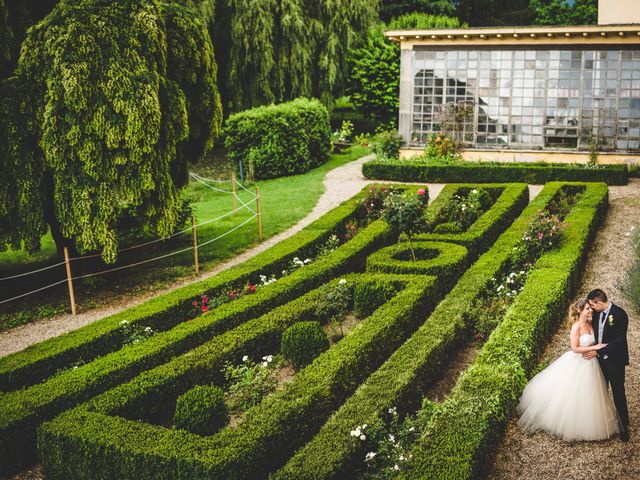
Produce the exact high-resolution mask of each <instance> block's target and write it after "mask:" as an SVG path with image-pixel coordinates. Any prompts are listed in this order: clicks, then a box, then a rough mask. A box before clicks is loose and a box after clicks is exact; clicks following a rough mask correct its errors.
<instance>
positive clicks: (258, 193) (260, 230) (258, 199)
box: [256, 187, 262, 241]
mask: <svg viewBox="0 0 640 480" xmlns="http://www.w3.org/2000/svg"><path fill="white" fill-rule="evenodd" d="M256 211H257V214H258V240H259V241H262V212H261V211H260V189H259V188H258V187H256Z"/></svg>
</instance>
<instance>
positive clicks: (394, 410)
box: [389, 407, 398, 415]
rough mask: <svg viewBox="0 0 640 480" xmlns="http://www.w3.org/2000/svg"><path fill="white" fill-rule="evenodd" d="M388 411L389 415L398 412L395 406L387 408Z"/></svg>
mask: <svg viewBox="0 0 640 480" xmlns="http://www.w3.org/2000/svg"><path fill="white" fill-rule="evenodd" d="M389 413H390V414H391V415H397V414H398V410H397V409H396V407H392V408H390V409H389Z"/></svg>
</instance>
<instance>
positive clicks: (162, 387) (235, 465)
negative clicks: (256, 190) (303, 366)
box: [42, 222, 464, 478]
mask: <svg viewBox="0 0 640 480" xmlns="http://www.w3.org/2000/svg"><path fill="white" fill-rule="evenodd" d="M376 223H378V222H376ZM356 238H358V237H356ZM451 247H452V248H455V249H457V250H460V249H461V248H462V249H464V247H460V246H457V245H451ZM454 267H456V268H457V266H456V265H454ZM441 273H442V274H446V272H445V271H444V270H441ZM448 276H450V275H448ZM401 278H402V277H401ZM404 278H406V277H404ZM428 278H429V277H424V276H421V277H409V279H410V280H412V281H413V283H414V284H415V285H414V288H418V289H419V290H420V291H422V292H423V294H422V295H426V297H428V301H429V302H432V301H435V299H436V298H437V294H436V291H437V290H441V289H442V287H435V286H428V283H429V281H428ZM425 281H426V282H427V285H425ZM370 283H371V284H372V285H375V282H370ZM425 287H428V291H429V292H430V293H429V294H425V293H424V290H421V289H424V288H425ZM381 288H382V289H383V290H384V288H383V287H382V285H378V286H376V287H375V288H372V289H369V288H361V287H360V286H358V287H356V295H355V296H356V299H358V298H359V299H360V300H359V301H358V302H356V306H355V308H356V309H363V308H365V307H364V306H363V304H365V303H366V304H370V303H375V302H372V298H371V295H370V292H368V293H367V290H377V291H380V289H381ZM383 296H384V297H386V296H387V295H386V294H385V293H384V292H383ZM386 299H387V298H383V300H386ZM393 302H394V301H393V300H392V301H391V302H390V303H389V304H387V305H385V306H384V307H381V311H382V312H383V313H384V312H386V311H387V310H385V309H388V308H391V306H392V305H393ZM358 304H360V306H358ZM368 308H370V306H369V307H368ZM416 311H418V312H420V314H421V315H424V314H425V309H424V307H420V308H418V309H417V310H416ZM377 313H378V312H377ZM383 313H380V314H379V315H383ZM384 315H386V317H391V318H392V317H393V315H390V314H389V312H387V313H386V314H384ZM404 315H405V316H406V317H407V318H406V319H405V320H403V321H411V322H412V324H413V322H415V319H413V320H411V318H412V316H411V315H408V316H407V315H406V311H405V314H404ZM386 321H388V320H386ZM370 322H371V319H369V320H367V322H366V324H369V325H375V324H374V323H370ZM415 327H417V325H414V326H413V328H415ZM243 328H248V327H245V326H244V325H243V326H241V327H239V328H238V329H236V330H241V329H243ZM371 328H374V327H371V326H369V327H368V328H367V329H365V328H360V329H359V330H358V331H359V332H360V330H362V332H360V333H359V335H366V334H367V332H370V329H371ZM405 330H406V329H405ZM393 331H394V333H393V335H394V337H393V338H392V339H385V340H381V339H378V341H377V342H376V345H377V343H380V346H379V348H383V349H385V351H386V352H387V353H386V355H388V354H389V353H391V351H393V348H394V346H396V345H398V343H397V342H398V339H397V337H402V333H403V331H404V330H403V329H402V328H395V329H393ZM234 332H235V331H232V332H228V333H227V334H225V335H226V336H227V337H228V338H232V336H233V335H234ZM404 333H405V335H406V331H405V332H404ZM352 337H353V335H352V336H350V337H348V338H347V339H345V340H343V342H341V343H340V344H339V345H338V346H337V347H334V349H331V350H330V352H334V353H329V352H327V354H326V355H328V356H329V358H333V359H334V360H332V362H333V363H329V364H328V365H329V366H328V367H326V368H324V367H322V368H323V370H322V373H321V374H318V376H317V377H314V376H312V377H310V378H317V379H322V383H321V385H322V388H321V389H320V390H316V389H311V392H312V394H313V395H312V398H307V397H305V396H304V395H302V394H301V391H298V390H295V389H296V388H302V387H289V388H292V389H294V390H292V391H293V392H296V394H295V395H293V394H291V393H289V394H286V393H282V394H280V395H277V396H274V397H273V399H268V400H267V401H266V402H264V404H263V406H261V407H260V409H259V410H257V412H258V413H256V414H255V415H256V416H255V417H251V420H247V421H246V424H247V425H250V426H247V427H244V428H247V429H249V430H248V431H245V430H243V427H242V425H241V426H240V427H239V428H238V430H237V431H232V432H229V431H228V430H225V431H223V432H221V433H220V434H218V435H216V436H215V437H212V441H215V442H217V443H216V444H215V448H214V447H212V445H211V444H210V443H207V444H206V445H207V447H206V448H207V449H211V450H213V451H214V452H217V453H215V456H214V457H212V458H211V459H210V460H208V465H207V462H204V463H203V464H202V465H200V466H198V465H199V464H198V462H196V463H195V464H194V463H193V459H191V457H190V456H186V457H184V461H185V462H187V463H188V464H189V465H190V466H189V467H188V469H187V470H188V471H189V472H191V473H190V474H193V472H194V470H193V468H196V469H200V468H203V469H205V470H206V471H207V472H208V473H207V474H208V475H212V476H217V475H220V476H222V477H225V478H226V477H227V476H232V474H231V473H230V472H232V471H233V472H235V473H233V475H236V474H237V475H240V473H237V472H242V471H245V473H246V471H247V469H248V470H251V469H258V471H260V469H261V468H262V469H264V468H269V469H273V468H275V467H277V466H278V463H277V462H279V463H282V462H284V460H286V457H287V456H288V455H289V454H290V453H292V451H289V453H286V452H287V449H286V448H283V446H284V445H288V446H289V449H291V448H295V444H294V443H293V440H292V439H293V438H295V435H293V433H292V432H291V429H295V428H303V430H304V432H305V433H304V435H303V436H302V437H301V439H300V440H304V438H305V435H306V436H308V435H310V434H312V432H313V431H314V430H317V429H318V428H319V427H320V425H321V423H322V421H323V419H324V418H326V416H327V415H328V414H329V413H330V411H331V410H332V409H334V408H335V407H336V406H337V405H338V404H339V403H340V402H341V399H342V398H343V397H345V396H346V395H347V394H348V391H347V392H346V393H342V394H340V395H338V393H339V390H338V391H336V389H338V387H339V386H340V385H343V384H344V382H345V381H346V382H347V386H346V387H344V388H351V389H353V388H355V387H356V386H357V384H358V383H359V381H361V379H362V378H364V376H366V372H367V371H371V369H374V368H375V365H374V366H373V367H369V368H364V367H363V365H362V364H361V362H363V361H365V360H366V356H364V357H363V354H362V352H360V353H357V352H349V353H350V355H346V354H345V359H349V358H350V359H351V361H355V362H356V364H353V365H357V368H356V367H354V366H353V365H351V366H350V367H349V368H348V367H347V365H350V364H349V363H348V364H347V365H345V363H342V362H345V361H346V360H345V359H342V360H339V359H340V358H341V357H340V355H341V354H339V353H335V352H340V351H342V350H341V349H346V351H348V350H349V348H354V347H353V345H352V346H351V347H349V346H348V345H350V344H349V342H356V344H357V342H358V341H357V340H355V339H354V340H348V339H349V338H352ZM233 338H235V337H233ZM353 338H356V337H353ZM220 341H221V342H222V341H223V340H220ZM237 342H238V340H237V339H236V340H235V341H234V342H233V343H234V344H235V343H237ZM367 345H368V344H367ZM220 348H221V347H219V348H218V349H220ZM387 349H388V351H387ZM365 351H366V350H365ZM192 353H193V352H192ZM372 354H373V353H372ZM354 355H355V356H354ZM187 356H189V354H187V355H185V357H187ZM192 356H195V357H196V358H200V357H201V356H202V355H201V354H200V353H193V355H192ZM384 357H385V355H382V356H379V355H375V358H376V362H378V363H377V364H379V363H381V362H382V361H383V360H384ZM323 358H324V357H323ZM335 362H338V363H335ZM207 363H211V362H210V361H208V362H207ZM331 365H334V366H339V370H334V375H331V374H330V371H329V370H327V369H329V368H330V367H331ZM318 368H320V367H318ZM347 368H348V370H345V369H347ZM167 369H168V370H169V373H168V372H166V371H165V369H164V368H163V367H158V368H157V369H156V370H155V371H157V372H162V373H159V374H158V376H159V380H158V382H159V383H158V386H149V385H148V384H146V383H145V382H146V381H147V380H148V377H149V376H153V375H152V373H150V372H146V373H144V374H143V375H141V376H140V377H138V378H139V379H144V381H142V384H141V383H139V382H138V379H136V380H134V381H132V382H130V384H128V385H127V386H122V387H118V388H115V389H114V390H112V391H110V392H107V393H105V394H103V395H101V396H100V397H98V398H97V399H96V400H95V401H92V402H91V403H90V405H94V407H92V408H79V409H78V412H80V413H78V414H77V415H80V416H81V417H83V416H85V415H90V416H92V418H93V417H94V413H92V412H90V411H89V410H91V411H92V410H99V411H100V414H101V415H102V414H116V415H119V416H128V417H134V418H139V417H140V415H142V412H144V411H145V410H148V405H149V404H154V403H158V402H155V401H150V398H149V396H148V395H147V394H146V393H140V394H139V393H138V389H140V390H142V392H152V395H155V394H159V392H163V394H166V393H167V392H173V390H172V385H178V384H180V385H183V383H179V382H178V381H177V380H174V376H172V375H171V374H170V372H171V371H174V370H176V368H175V367H173V366H171V367H167ZM177 370H180V369H177ZM305 371H306V370H305ZM347 371H350V372H352V375H359V376H362V378H361V377H358V380H354V378H351V379H349V378H348V377H345V375H346V372H347ZM309 375H311V374H309ZM297 378H305V377H304V376H303V377H300V376H298V377H297ZM330 378H332V379H333V381H334V382H336V383H335V385H333V386H332V388H330V389H329V390H326V389H327V388H329V386H330V385H327V382H328V379H330ZM299 381H300V382H303V380H299ZM180 382H182V380H180ZM296 382H297V381H296ZM296 382H294V383H295V384H296V385H298V383H296ZM143 385H144V386H143ZM154 385H155V384H154ZM303 385H304V383H303ZM156 387H157V388H156ZM303 390H304V389H303ZM126 392H133V393H132V395H133V396H136V398H135V399H133V400H131V402H129V401H127V400H124V399H127V398H129V396H130V395H128V394H127V393H126ZM153 392H158V393H153ZM283 392H284V391H283ZM327 395H328V397H327ZM105 398H106V399H107V400H104V399H105ZM285 398H286V401H284V399H285ZM121 400H122V401H124V402H125V403H126V404H117V406H114V405H112V404H110V402H119V401H121ZM102 402H104V403H102ZM332 402H335V405H334V404H333V403H332ZM160 403H161V404H162V403H163V402H160ZM96 404H100V405H102V406H101V407H99V408H98V407H96V406H95V405H96ZM164 404H165V405H166V404H167V402H164ZM169 404H170V402H169ZM279 405H282V406H279ZM276 406H279V407H278V408H276ZM274 409H275V410H274ZM309 409H310V410H309ZM85 410H87V411H85ZM261 412H262V413H261ZM278 412H279V413H278ZM296 412H298V413H300V415H301V417H295V419H293V420H287V418H289V417H288V415H294V413H296ZM323 412H324V413H323ZM104 416H105V417H108V416H109V415H104ZM63 417H66V415H64V416H63ZM63 417H60V418H63ZM74 418H75V417H74ZM256 419H258V420H256ZM58 421H59V419H58V420H56V421H54V423H53V424H52V425H58ZM60 421H61V422H62V423H60V428H58V427H55V428H53V427H51V428H53V430H52V431H51V436H50V437H47V438H49V439H50V442H48V443H47V446H46V447H42V449H43V450H42V456H43V457H44V459H45V463H46V462H47V461H48V460H47V458H49V457H51V458H54V459H60V458H62V457H61V456H60V455H62V454H63V453H62V451H61V450H59V449H60V448H63V447H61V446H60V445H58V442H62V443H63V444H67V441H69V440H68V439H67V438H66V436H65V435H66V431H67V430H66V428H67V427H68V424H67V423H66V421H64V420H60ZM114 421H116V422H118V423H119V422H120V420H114ZM305 421H306V422H311V423H310V424H309V423H307V424H305V423H304V422H305ZM92 422H93V421H92ZM98 422H99V423H101V424H104V425H105V426H106V425H108V424H109V422H110V421H109V420H105V419H104V418H102V417H101V419H100V420H99V421H98ZM270 422H271V423H270ZM71 423H72V424H74V425H75V420H72V421H71ZM244 424H245V423H243V425H244ZM65 425H66V426H65ZM265 425H270V427H269V428H267V427H266V426H265ZM47 428H48V429H50V428H49V427H47ZM150 428H151V430H146V427H145V430H144V432H146V433H144V435H147V434H148V435H150V438H152V439H153V440H152V443H154V445H155V442H156V439H157V438H165V437H166V432H164V430H163V429H161V431H159V430H157V429H159V428H160V427H150ZM89 430H90V429H89ZM124 430H125V431H128V430H130V428H129V427H125V428H124ZM134 430H135V429H134ZM106 431H110V432H113V435H114V436H116V437H117V436H120V435H122V432H121V431H120V430H119V429H117V428H115V427H114V426H111V427H106ZM136 432H138V430H136ZM240 432H244V433H242V434H241V433H240ZM267 432H268V433H269V435H274V436H276V437H277V438H278V439H279V440H277V439H276V438H272V437H269V438H265V435H267ZM139 433H140V435H142V434H143V433H142V431H140V432H139ZM43 435H44V434H43ZM136 435H138V434H137V433H136ZM230 436H231V438H232V440H230V439H229V438H230ZM80 437H82V438H79V439H78V440H77V441H78V442H80V443H81V444H82V445H85V446H86V445H87V442H89V439H91V438H94V437H95V438H103V440H102V441H100V442H99V444H98V445H93V444H92V446H91V447H88V448H90V450H91V455H90V457H91V459H90V460H86V461H84V463H82V466H78V467H77V470H74V471H77V472H82V473H81V474H80V476H86V475H89V476H91V475H90V474H89V473H88V472H90V471H91V468H94V467H91V465H100V467H96V470H94V471H93V472H94V474H95V472H97V471H99V470H100V469H104V468H111V470H106V471H108V472H112V475H111V474H109V475H111V476H116V477H118V478H130V477H128V475H131V476H132V477H136V476H138V475H141V472H140V471H135V468H137V467H134V469H133V470H127V468H130V467H131V464H132V461H131V459H132V458H138V459H140V458H143V460H140V461H141V462H142V463H144V464H145V465H146V467H145V468H151V470H152V471H153V472H156V473H154V475H158V474H159V473H157V472H158V471H159V470H163V471H164V470H166V469H167V468H169V467H167V461H168V460H167V459H166V458H164V457H162V455H160V457H159V456H158V453H157V452H158V449H157V448H156V449H149V451H148V453H145V451H146V450H147V447H148V444H149V442H146V443H144V442H143V443H141V442H142V439H141V438H139V436H136V437H135V439H131V441H130V442H129V439H126V440H125V445H126V447H127V448H128V447H129V445H138V448H136V449H135V450H134V451H132V452H130V454H129V453H127V454H126V457H127V458H123V459H122V462H115V463H118V465H117V466H115V465H114V466H111V467H107V466H106V463H107V460H106V459H104V458H102V459H96V458H95V455H96V452H95V450H98V451H101V452H102V451H104V447H105V444H103V443H102V442H103V441H104V442H106V444H113V445H114V448H115V449H116V450H117V451H118V452H122V448H121V447H122V444H120V443H119V441H118V440H115V439H114V438H111V437H110V438H105V437H104V434H103V433H98V432H95V431H89V432H85V431H84V430H83V432H82V433H81V435H80ZM55 438H58V440H55ZM62 438H64V440H62ZM171 438H172V440H170V441H171V442H178V443H179V444H180V445H184V448H187V445H190V446H189V447H188V448H189V449H192V448H195V449H196V450H198V451H199V450H200V447H198V445H200V444H199V443H197V442H196V443H195V444H191V442H192V440H193V438H191V437H189V438H186V437H181V438H178V437H174V436H173V435H171ZM167 441H169V440H167ZM194 441H195V440H194ZM185 442H186V443H185ZM247 442H248V443H247ZM43 445H44V443H43ZM56 445H57V446H56ZM115 445H117V447H116V446H115ZM265 445H270V446H272V447H269V448H273V449H275V450H272V451H269V452H268V454H265V455H268V456H269V458H266V456H265V458H263V459H262V463H261V462H260V461H257V458H259V452H260V454H264V450H265V449H266V448H267V447H265ZM143 447H144V448H143ZM71 448H72V450H73V449H75V448H76V447H71ZM158 448H160V449H161V450H162V451H163V452H173V453H175V451H176V448H178V446H176V445H173V444H172V446H168V445H163V446H161V447H158ZM202 448H205V447H202ZM52 449H57V450H55V453H52V451H53V450H52ZM63 450H65V448H63ZM239 452H242V453H239ZM69 454H72V453H67V452H66V450H65V452H64V455H69ZM167 454H168V453H167ZM105 455H107V456H108V457H109V458H111V459H114V458H116V457H115V455H116V453H115V452H114V451H111V450H109V452H108V453H105ZM211 455H214V454H213V453H211ZM180 456H181V455H180ZM118 458H119V457H118ZM181 458H182V456H181ZM260 458H262V457H260ZM156 461H157V463H158V465H160V467H158V466H153V467H151V466H150V464H151V463H154V465H155V462H156ZM181 461H182V460H181ZM55 462H57V460H55ZM79 462H81V460H80V459H73V460H69V459H67V460H65V461H64V462H62V463H56V465H55V466H51V467H50V468H51V469H52V470H51V471H55V472H58V474H59V475H60V476H61V477H64V476H65V475H66V476H67V477H68V478H74V475H75V473H72V472H70V471H66V472H65V470H64V468H65V466H64V465H74V466H75V465H80V464H81V463H79ZM227 462H231V463H227ZM264 462H267V463H264ZM269 462H270V463H269ZM133 463H137V462H133ZM197 464H198V465H197ZM249 464H250V465H249ZM127 465H128V466H129V467H127ZM48 468H49V467H48ZM74 468H75V467H74ZM114 468H116V469H118V470H117V473H116V472H114V471H113V469H114ZM180 468H181V469H182V468H184V466H181V467H180ZM216 469H218V470H216ZM167 471H170V472H171V473H167V475H169V476H170V477H175V476H176V475H179V473H177V472H176V471H175V470H167ZM180 471H182V470H180ZM221 471H222V472H223V473H221ZM212 472H213V473H212ZM48 473H49V472H48ZM54 478H55V477H54ZM161 478H162V477H161Z"/></svg>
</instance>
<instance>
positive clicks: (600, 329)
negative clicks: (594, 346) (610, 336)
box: [598, 311, 605, 343]
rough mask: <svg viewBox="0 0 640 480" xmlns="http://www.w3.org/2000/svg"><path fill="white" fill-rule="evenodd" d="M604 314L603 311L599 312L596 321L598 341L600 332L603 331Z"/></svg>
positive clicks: (600, 341)
mask: <svg viewBox="0 0 640 480" xmlns="http://www.w3.org/2000/svg"><path fill="white" fill-rule="evenodd" d="M604 314H605V312H604V311H603V312H600V320H599V321H598V343H602V334H603V332H604Z"/></svg>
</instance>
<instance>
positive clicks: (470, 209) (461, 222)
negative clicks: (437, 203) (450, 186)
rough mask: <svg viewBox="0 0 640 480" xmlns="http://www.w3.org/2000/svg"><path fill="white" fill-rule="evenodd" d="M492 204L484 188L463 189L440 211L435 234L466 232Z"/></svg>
mask: <svg viewBox="0 0 640 480" xmlns="http://www.w3.org/2000/svg"><path fill="white" fill-rule="evenodd" d="M492 203H493V201H492V199H491V197H490V196H489V194H488V193H487V191H486V190H485V189H484V188H473V189H470V190H469V189H461V191H460V192H459V193H457V194H456V195H453V197H451V201H449V202H448V203H447V205H446V206H445V207H444V208H442V209H441V210H440V214H439V215H438V218H437V220H436V223H438V225H436V228H435V229H434V233H451V232H446V231H443V230H453V231H458V232H464V231H466V230H467V229H468V228H469V227H470V226H471V225H473V223H474V222H475V221H476V220H477V219H478V218H479V217H480V215H482V213H483V212H485V211H486V210H487V209H488V208H489V207H490V206H491V204H492ZM441 222H443V223H441ZM442 225H444V227H442Z"/></svg>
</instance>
